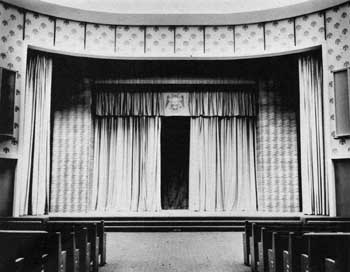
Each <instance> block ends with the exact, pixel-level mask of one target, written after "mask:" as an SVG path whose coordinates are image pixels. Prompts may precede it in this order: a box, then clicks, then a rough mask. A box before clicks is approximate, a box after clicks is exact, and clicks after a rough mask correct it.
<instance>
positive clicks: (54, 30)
mask: <svg viewBox="0 0 350 272" xmlns="http://www.w3.org/2000/svg"><path fill="white" fill-rule="evenodd" d="M56 20H57V18H56V17H55V18H53V46H55V45H56Z"/></svg>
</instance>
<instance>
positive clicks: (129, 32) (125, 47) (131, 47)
mask: <svg viewBox="0 0 350 272" xmlns="http://www.w3.org/2000/svg"><path fill="white" fill-rule="evenodd" d="M116 45H117V46H116V49H117V51H116V52H117V54H118V55H125V56H137V55H143V54H144V52H145V27H143V26H140V27H136V26H118V27H117V35H116Z"/></svg>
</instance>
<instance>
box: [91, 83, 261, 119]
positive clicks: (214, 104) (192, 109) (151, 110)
mask: <svg viewBox="0 0 350 272" xmlns="http://www.w3.org/2000/svg"><path fill="white" fill-rule="evenodd" d="M110 88H111V87H109V88H106V90H104V91H97V92H96V115H98V116H171V115H174V116H176V115H181V116H192V117H193V116H207V117H209V116H222V117H224V116H227V117H233V116H255V115H256V93H255V92H254V91H247V90H234V91H232V90H231V89H230V90H229V91H227V90H226V91H221V90H218V91H215V92H213V91H197V90H196V91H194V92H166V89H165V90H164V92H149V91H145V92H140V91H127V92H123V91H120V90H118V88H116V90H114V89H112V90H110ZM203 88H204V87H202V89H203ZM231 88H232V87H231ZM221 89H227V87H225V88H224V87H222V88H221ZM113 90H114V91H113Z"/></svg>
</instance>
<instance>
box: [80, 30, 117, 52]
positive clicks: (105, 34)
mask: <svg viewBox="0 0 350 272" xmlns="http://www.w3.org/2000/svg"><path fill="white" fill-rule="evenodd" d="M115 30H116V27H115V26H108V25H98V24H87V25H86V50H88V51H90V52H93V53H96V54H99V53H100V54H111V53H113V52H114V49H115V44H114V41H115Z"/></svg>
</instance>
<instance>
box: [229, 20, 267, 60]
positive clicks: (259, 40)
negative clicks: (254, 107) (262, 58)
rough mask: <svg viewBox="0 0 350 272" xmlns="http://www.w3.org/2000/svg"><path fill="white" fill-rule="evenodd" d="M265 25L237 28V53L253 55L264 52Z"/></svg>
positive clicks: (240, 26)
mask: <svg viewBox="0 0 350 272" xmlns="http://www.w3.org/2000/svg"><path fill="white" fill-rule="evenodd" d="M263 31H264V28H263V24H250V25H239V26H235V43H236V44H235V49H236V50H235V52H236V53H237V54H238V55H251V54H256V53H259V52H263V51H264V32H263Z"/></svg>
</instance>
